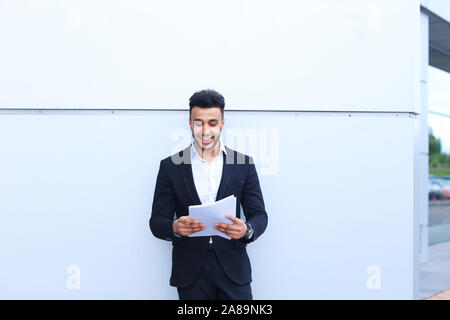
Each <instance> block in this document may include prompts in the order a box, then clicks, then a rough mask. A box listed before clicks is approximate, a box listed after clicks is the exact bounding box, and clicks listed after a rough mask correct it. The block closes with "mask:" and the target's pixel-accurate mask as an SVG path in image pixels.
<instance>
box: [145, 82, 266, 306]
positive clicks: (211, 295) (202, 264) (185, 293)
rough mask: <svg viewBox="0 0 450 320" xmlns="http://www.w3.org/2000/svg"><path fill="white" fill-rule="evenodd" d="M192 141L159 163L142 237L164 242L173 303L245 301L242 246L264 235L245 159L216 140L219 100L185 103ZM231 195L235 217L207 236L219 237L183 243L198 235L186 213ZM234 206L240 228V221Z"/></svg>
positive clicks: (216, 96) (208, 95)
mask: <svg viewBox="0 0 450 320" xmlns="http://www.w3.org/2000/svg"><path fill="white" fill-rule="evenodd" d="M189 107H190V111H189V112H190V117H189V126H190V127H191V130H192V137H193V141H192V144H191V145H189V146H188V147H187V148H185V149H184V150H181V151H180V152H178V153H176V154H174V155H172V156H170V157H168V158H166V159H163V160H161V162H160V167H159V172H158V176H157V179H156V186H155V193H154V197H153V206H152V214H151V218H150V229H151V231H152V233H153V235H154V236H155V237H157V238H160V239H163V240H167V241H172V245H173V247H172V273H171V277H170V285H171V286H175V287H177V290H178V295H179V298H180V299H183V300H184V299H246V300H251V299H252V292H251V287H250V283H251V281H252V277H251V265H250V260H249V257H248V255H247V250H246V246H247V245H248V244H249V243H251V242H253V241H255V240H256V239H257V238H258V237H259V236H260V235H261V234H262V233H263V232H264V231H265V229H266V227H267V213H266V211H265V207H264V200H263V196H262V192H261V188H260V185H259V180H258V175H257V172H256V168H255V165H254V163H253V158H252V157H250V156H247V155H244V154H242V153H239V152H237V151H234V150H232V149H230V148H228V147H225V146H224V145H223V143H222V142H221V140H220V135H221V132H222V129H223V126H224V123H225V120H224V116H223V113H224V107H225V101H224V98H223V96H222V95H221V94H220V93H218V92H216V91H214V90H202V91H198V92H196V93H194V95H193V96H192V97H191V98H190V100H189ZM230 195H235V196H236V198H237V201H236V212H235V215H234V216H233V215H231V214H230V215H227V217H228V219H230V223H229V224H224V223H217V224H216V225H215V228H216V229H217V230H219V231H221V232H223V233H225V234H227V235H228V236H230V237H231V239H230V240H228V239H225V238H223V237H219V236H212V237H188V236H189V235H190V234H193V233H195V232H198V231H201V230H203V229H204V228H205V226H204V224H203V223H202V222H201V221H196V220H194V219H191V218H190V217H189V211H188V207H189V206H190V205H199V204H205V203H211V202H214V201H217V200H220V199H223V198H226V197H228V196H230ZM241 205H242V208H243V211H244V215H245V218H246V221H244V220H242V219H240V218H241V217H240V206H241Z"/></svg>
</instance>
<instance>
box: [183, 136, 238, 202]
mask: <svg viewBox="0 0 450 320" xmlns="http://www.w3.org/2000/svg"><path fill="white" fill-rule="evenodd" d="M191 147H192V144H191V145H189V146H188V147H187V148H185V149H184V150H182V151H180V152H179V156H180V157H181V158H182V159H183V160H182V162H181V163H180V166H179V168H180V171H181V177H182V178H183V182H184V185H185V187H186V190H187V192H188V194H189V197H190V198H191V200H192V202H193V203H194V204H202V202H201V201H200V197H199V196H198V193H197V188H196V187H195V183H194V176H193V174H192V165H191V152H192V150H191ZM225 148H226V150H227V155H225V153H222V156H223V166H222V178H221V179H220V184H219V189H218V190H217V195H216V201H217V200H220V199H222V198H223V194H224V193H225V190H226V188H227V185H228V183H229V182H230V177H231V171H232V170H233V163H234V161H233V159H234V152H233V150H231V149H229V148H227V147H225Z"/></svg>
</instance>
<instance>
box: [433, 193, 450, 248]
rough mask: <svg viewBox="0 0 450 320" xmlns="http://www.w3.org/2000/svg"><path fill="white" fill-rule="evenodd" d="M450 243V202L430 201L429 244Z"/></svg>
mask: <svg viewBox="0 0 450 320" xmlns="http://www.w3.org/2000/svg"><path fill="white" fill-rule="evenodd" d="M443 241H450V200H439V201H430V202H429V208H428V243H429V244H430V245H433V244H436V243H439V242H443Z"/></svg>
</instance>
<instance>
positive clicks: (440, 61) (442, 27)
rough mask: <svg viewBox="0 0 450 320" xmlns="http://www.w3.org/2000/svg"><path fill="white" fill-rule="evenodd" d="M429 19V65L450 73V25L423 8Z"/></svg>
mask: <svg viewBox="0 0 450 320" xmlns="http://www.w3.org/2000/svg"><path fill="white" fill-rule="evenodd" d="M420 9H421V11H422V12H424V13H426V14H427V15H428V19H429V59H430V62H429V64H430V65H432V66H433V67H436V68H439V69H441V70H444V71H447V72H450V23H449V22H448V21H447V20H445V19H443V18H441V17H440V16H438V15H437V14H435V13H433V12H432V11H430V10H428V9H427V8H425V7H423V6H421V7H420Z"/></svg>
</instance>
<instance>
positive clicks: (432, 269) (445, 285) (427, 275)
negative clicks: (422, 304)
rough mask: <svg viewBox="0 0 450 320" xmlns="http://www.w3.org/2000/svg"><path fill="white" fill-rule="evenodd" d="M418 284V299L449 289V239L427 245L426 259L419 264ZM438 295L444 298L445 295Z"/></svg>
mask: <svg viewBox="0 0 450 320" xmlns="http://www.w3.org/2000/svg"><path fill="white" fill-rule="evenodd" d="M419 285H420V294H419V299H425V298H429V297H431V296H434V295H436V294H438V293H443V292H445V291H447V290H449V289H450V241H446V242H441V243H437V244H434V245H430V246H429V247H428V261H427V262H424V263H421V264H420V276H419ZM449 292H450V290H449ZM440 297H441V298H442V297H444V298H445V297H446V295H445V294H443V295H441V296H440ZM435 298H436V297H434V298H433V300H434V299H435Z"/></svg>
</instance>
